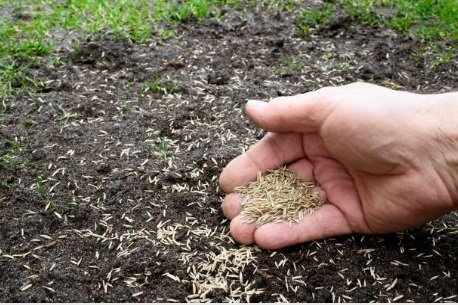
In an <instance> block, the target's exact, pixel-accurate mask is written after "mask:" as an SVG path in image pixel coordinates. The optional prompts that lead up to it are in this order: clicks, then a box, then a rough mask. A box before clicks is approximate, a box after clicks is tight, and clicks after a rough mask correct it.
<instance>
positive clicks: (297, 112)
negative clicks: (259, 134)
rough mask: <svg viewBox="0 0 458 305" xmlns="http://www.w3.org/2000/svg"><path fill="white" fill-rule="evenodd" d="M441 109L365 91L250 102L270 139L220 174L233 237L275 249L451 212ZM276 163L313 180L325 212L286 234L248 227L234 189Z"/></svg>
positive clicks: (423, 100) (275, 227) (283, 229)
mask: <svg viewBox="0 0 458 305" xmlns="http://www.w3.org/2000/svg"><path fill="white" fill-rule="evenodd" d="M440 105H441V99H440V95H419V94H413V93H408V92H401V91H394V90H390V89H386V88H383V87H379V86H375V85H369V84H364V83H355V84H351V85H346V86H342V87H327V88H323V89H320V90H317V91H313V92H309V93H306V94H302V95H297V96H292V97H280V98H276V99H274V100H272V101H270V102H268V103H265V102H261V101H250V102H249V103H248V104H247V107H246V113H247V115H248V116H249V117H250V119H251V120H252V121H253V122H254V123H255V124H256V125H257V126H259V127H261V128H263V129H264V130H267V131H269V133H268V134H267V135H266V136H265V137H264V138H263V139H262V140H260V141H259V142H258V143H256V144H255V145H253V146H252V147H251V148H250V149H249V150H248V151H247V152H246V153H244V154H242V155H240V156H238V157H237V158H235V159H234V160H232V161H231V162H230V163H229V164H228V165H227V166H226V168H225V169H224V171H223V172H222V174H221V177H220V185H221V187H222V189H223V190H224V191H225V192H226V193H228V194H227V195H226V197H225V199H224V201H223V205H222V208H223V212H224V214H225V215H226V217H228V218H229V219H231V225H230V230H231V234H232V236H233V238H234V239H235V240H237V241H238V242H240V243H243V244H252V243H256V244H258V245H259V246H260V247H262V248H267V249H277V248H282V247H286V246H290V245H294V244H297V243H302V242H306V241H310V240H317V239H323V238H326V237H330V236H336V235H343V234H349V233H352V232H359V233H368V234H378V233H388V232H394V231H398V230H403V229H406V228H411V227H415V226H418V225H421V224H424V223H426V222H427V221H429V220H432V219H434V218H436V217H439V216H440V215H442V214H445V213H447V212H449V211H451V210H453V209H455V208H456V205H455V202H456V199H457V198H456V189H455V184H456V183H455V182H454V181H453V177H452V175H450V174H448V172H447V170H448V168H447V164H446V160H445V158H444V155H446V154H447V152H446V151H445V150H444V149H446V147H445V146H444V147H445V148H444V147H443V145H442V143H443V142H444V141H443V140H444V139H443V137H444V136H446V131H447V130H446V129H447V128H440V126H444V124H447V122H446V121H447V115H446V112H447V111H445V114H444V113H443V112H441V110H440V109H441V108H440V107H441V106H440ZM444 120H445V121H444ZM454 124H455V125H456V123H454ZM445 142H447V141H445ZM282 165H287V166H288V167H289V168H290V169H291V170H293V171H294V172H296V173H297V174H298V175H299V177H301V178H302V179H303V180H306V181H310V180H312V179H314V180H315V181H316V182H317V187H316V191H317V192H319V194H320V195H321V196H322V197H324V198H326V204H325V205H323V206H322V207H320V208H319V209H317V210H316V211H315V212H314V213H312V214H308V215H306V216H305V217H304V218H303V220H301V221H300V222H299V223H297V224H293V225H292V226H290V224H289V223H286V222H285V223H269V224H265V225H262V226H260V227H256V224H254V223H247V222H246V221H245V220H244V218H243V216H242V215H240V212H241V209H242V207H241V203H242V200H243V198H241V196H240V195H239V194H237V193H236V192H234V190H235V188H236V187H237V186H241V185H246V184H248V183H250V182H252V181H255V180H256V175H257V173H258V172H259V171H260V172H262V173H265V172H266V171H267V170H269V169H274V168H277V167H279V166H282Z"/></svg>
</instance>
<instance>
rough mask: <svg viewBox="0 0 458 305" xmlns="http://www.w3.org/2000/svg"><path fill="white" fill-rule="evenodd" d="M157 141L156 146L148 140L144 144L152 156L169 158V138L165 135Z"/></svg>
mask: <svg viewBox="0 0 458 305" xmlns="http://www.w3.org/2000/svg"><path fill="white" fill-rule="evenodd" d="M156 142H157V145H158V147H154V146H153V145H151V144H150V143H149V142H146V141H145V142H144V143H143V144H144V146H145V148H146V150H147V151H148V153H149V154H150V155H151V156H162V157H163V158H164V159H167V158H168V157H169V156H170V154H171V152H170V149H169V144H168V143H167V140H166V139H165V138H163V137H159V138H158V139H157V141H156Z"/></svg>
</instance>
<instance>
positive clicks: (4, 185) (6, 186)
mask: <svg viewBox="0 0 458 305" xmlns="http://www.w3.org/2000/svg"><path fill="white" fill-rule="evenodd" d="M0 188H2V189H5V190H10V189H11V185H9V184H8V183H7V182H5V181H2V180H0Z"/></svg>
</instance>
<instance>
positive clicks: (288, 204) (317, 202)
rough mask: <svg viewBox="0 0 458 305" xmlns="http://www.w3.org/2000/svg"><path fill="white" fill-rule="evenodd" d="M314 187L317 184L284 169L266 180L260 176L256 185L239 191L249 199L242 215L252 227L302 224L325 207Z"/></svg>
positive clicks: (274, 171)
mask: <svg viewBox="0 0 458 305" xmlns="http://www.w3.org/2000/svg"><path fill="white" fill-rule="evenodd" d="M313 186H314V184H313V182H304V181H302V180H301V179H300V178H299V177H298V176H297V175H296V174H295V173H294V172H292V171H291V170H289V169H287V168H286V167H281V168H278V169H275V170H271V171H269V172H268V174H267V175H265V176H262V175H261V173H258V176H257V180H256V181H255V182H252V183H250V184H249V185H247V186H243V187H238V188H237V189H236V191H237V192H239V193H240V194H242V195H244V196H245V199H244V201H243V203H242V212H241V213H242V215H243V216H244V217H245V219H246V220H247V222H248V223H253V222H256V225H257V226H261V225H263V224H266V223H269V222H282V221H289V222H290V223H292V222H299V221H300V220H302V219H303V218H304V215H306V214H309V213H312V212H313V211H314V210H315V209H316V208H318V207H320V206H322V205H323V204H324V202H323V200H322V199H321V198H320V197H319V196H318V194H315V193H312V191H311V188H312V187H313Z"/></svg>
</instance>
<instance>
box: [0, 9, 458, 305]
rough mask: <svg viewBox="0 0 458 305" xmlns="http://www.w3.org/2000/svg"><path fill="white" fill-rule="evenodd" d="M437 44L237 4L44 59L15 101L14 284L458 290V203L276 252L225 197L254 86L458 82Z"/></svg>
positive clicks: (2, 194)
mask: <svg viewBox="0 0 458 305" xmlns="http://www.w3.org/2000/svg"><path fill="white" fill-rule="evenodd" d="M50 39H52V37H51V38H50ZM56 39H57V38H56ZM56 43H61V42H56ZM69 45H70V44H69ZM421 47H422V45H421V42H419V41H417V40H415V39H414V38H406V37H405V36H402V35H399V34H396V33H395V32H393V31H390V30H380V29H372V28H367V27H359V26H356V25H354V24H352V23H351V22H348V20H347V19H345V18H335V20H332V22H331V23H330V24H329V25H328V26H325V27H323V28H321V29H320V30H312V31H311V33H310V35H308V36H306V37H304V38H301V37H298V36H297V35H296V32H295V25H294V19H293V17H292V16H291V15H289V14H288V13H276V14H270V13H268V12H263V11H259V12H256V13H247V14H241V13H236V12H230V11H229V12H228V13H227V14H226V15H225V16H223V18H221V19H220V20H208V21H201V22H197V21H189V22H187V23H184V24H182V25H179V26H177V34H176V36H174V37H173V38H170V39H165V40H164V39H161V40H160V39H155V38H152V39H151V40H150V41H149V42H148V43H147V44H143V45H133V44H132V43H130V42H129V41H127V40H117V39H114V38H113V37H111V36H110V35H108V34H107V35H99V36H98V37H97V38H91V39H87V40H82V41H80V43H79V47H77V48H73V49H68V48H65V47H63V48H61V49H60V50H57V51H56V53H55V54H52V55H50V56H49V60H47V61H46V59H45V63H44V64H42V65H37V66H36V67H32V69H31V71H30V73H31V75H32V76H33V77H35V78H36V79H37V80H39V81H41V82H43V83H44V84H45V85H44V86H43V87H42V88H41V89H40V90H38V91H37V92H32V93H30V94H29V93H20V94H17V95H14V96H11V97H10V98H8V100H7V101H6V103H7V109H6V111H5V113H4V115H3V116H1V117H0V149H1V151H3V153H2V156H1V157H2V158H6V157H5V156H6V154H5V153H4V152H5V151H14V156H15V157H14V158H11V156H10V157H9V159H8V162H6V160H5V159H4V160H3V161H4V162H3V165H2V167H0V180H1V181H3V185H2V187H1V188H0V282H1V283H2V284H1V287H0V300H1V301H4V302H77V301H78V302H161V301H162V302H174V301H179V302H188V301H211V302H228V301H243V302H247V301H248V302H276V301H280V302H286V301H290V302H371V301H379V302H388V301H391V302H392V301H399V302H411V301H414V302H446V301H447V302H456V301H458V297H457V295H458V281H457V273H458V262H457V258H456V251H457V249H458V238H457V232H458V229H457V223H458V215H457V213H451V214H448V215H445V216H444V217H442V218H440V219H438V220H435V221H433V222H431V223H429V224H427V225H425V226H423V227H421V228H417V229H414V230H409V231H405V232H399V233H395V234H389V235H383V236H364V235H351V236H344V237H339V238H330V239H327V240H324V241H319V242H309V243H305V244H302V245H299V246H294V247H290V248H287V249H283V250H279V251H265V250H261V249H259V248H257V247H255V246H241V245H238V244H237V243H235V242H234V241H233V240H232V239H231V237H230V234H229V233H228V231H229V230H228V224H229V223H228V221H227V220H226V219H225V217H224V216H223V214H222V212H221V210H220V204H221V201H222V198H223V197H224V193H223V192H222V191H221V190H220V188H219V186H218V176H219V174H220V173H221V171H222V169H223V168H224V166H225V165H226V164H227V163H228V162H229V161H230V160H231V159H232V158H234V157H235V156H237V155H238V154H240V153H241V152H243V151H244V150H246V149H247V148H248V147H249V146H250V145H252V144H253V143H255V142H256V141H257V140H259V139H260V138H261V137H262V136H263V135H264V131H262V130H259V129H257V128H256V127H255V126H254V125H253V124H252V123H250V122H249V120H248V119H247V118H246V116H245V115H244V111H243V108H244V105H245V103H246V100H247V99H253V98H256V99H264V100H268V99H270V98H274V97H277V96H282V95H292V94H299V93H303V92H307V91H311V90H316V89H318V88H321V87H324V86H335V85H343V84H347V83H351V82H354V81H366V82H371V83H375V84H380V85H384V86H388V87H391V88H395V89H401V90H409V91H414V92H419V93H432V92H445V91H451V90H457V89H458V74H457V73H456V71H458V64H457V57H456V55H454V56H455V57H454V58H452V60H451V61H449V62H448V63H445V64H443V65H439V66H435V67H430V59H429V58H428V57H427V56H425V57H420V58H415V56H412V54H414V53H416V52H417V51H418V50H420V48H421ZM56 57H59V58H60V59H61V60H60V62H59V63H60V64H57V65H56V64H53V60H52V58H56ZM54 63H55V62H54ZM368 102H370V101H368ZM400 132H402V131H400ZM10 155H11V154H10ZM425 187H427V186H425Z"/></svg>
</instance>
